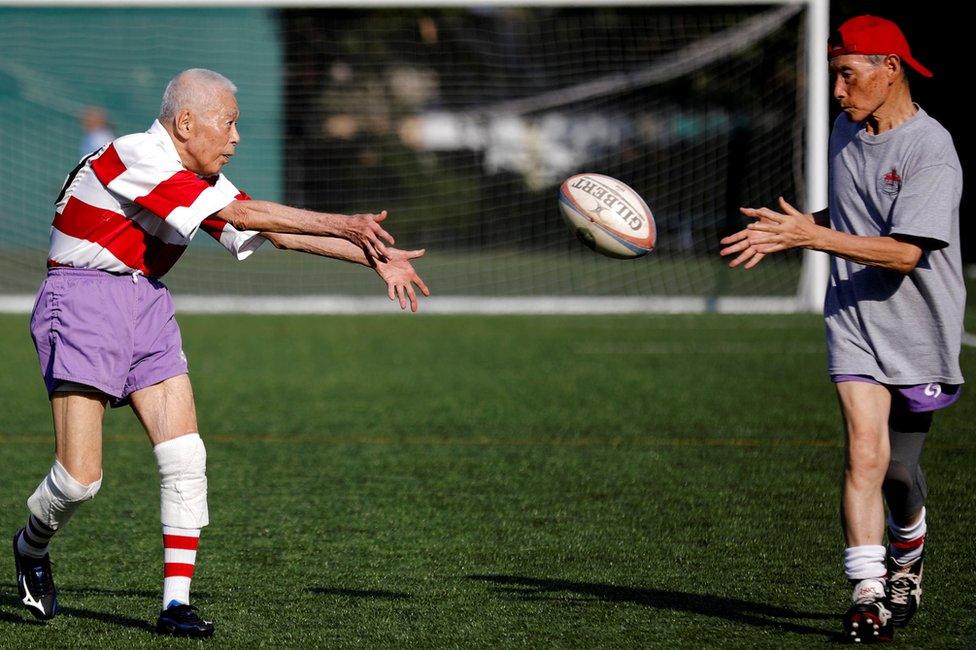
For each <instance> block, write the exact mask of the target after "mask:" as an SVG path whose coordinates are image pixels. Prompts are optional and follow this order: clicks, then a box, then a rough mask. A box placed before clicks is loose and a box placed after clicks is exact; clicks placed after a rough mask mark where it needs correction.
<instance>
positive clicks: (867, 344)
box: [824, 108, 966, 385]
mask: <svg viewBox="0 0 976 650" xmlns="http://www.w3.org/2000/svg"><path fill="white" fill-rule="evenodd" d="M829 155H830V198H829V201H830V203H829V205H830V223H831V225H832V227H833V228H834V229H835V230H838V231H841V232H846V233H851V234H854V235H865V236H874V237H877V236H886V235H898V234H900V235H910V236H912V237H916V238H919V239H918V240H916V242H917V243H920V244H921V245H922V247H923V251H922V257H921V259H920V260H919V262H918V266H916V268H915V270H913V271H912V272H911V273H909V274H907V275H905V274H902V273H898V272H897V271H889V270H885V269H880V268H877V267H871V266H865V265H863V264H858V263H856V262H851V261H848V260H845V259H843V258H841V257H837V256H832V257H831V273H830V284H829V286H828V288H827V297H826V301H825V303H824V320H825V322H826V324H827V352H828V372H829V373H830V374H832V375H869V376H871V377H873V378H874V379H876V380H877V381H879V382H881V383H884V384H912V385H914V384H922V383H929V382H941V383H949V384H959V383H962V381H963V378H962V372H961V371H960V369H959V347H960V341H961V338H962V328H963V324H962V319H963V310H964V308H965V303H966V288H965V285H964V284H963V278H962V261H961V258H960V253H959V199H960V196H961V194H962V171H961V167H960V165H959V157H958V156H957V155H956V150H955V147H954V146H953V144H952V137H951V136H950V135H949V132H948V131H946V130H945V128H943V127H942V125H941V124H939V123H938V122H936V121H935V120H934V119H932V118H931V117H929V116H928V114H926V113H925V111H923V110H922V109H921V108H919V109H918V112H917V113H916V114H915V115H913V116H912V117H911V118H909V119H908V120H906V121H905V122H903V123H901V124H899V125H898V126H897V127H895V128H894V129H891V130H890V131H885V132H884V133H879V134H877V135H870V134H868V133H867V131H865V129H864V126H863V124H857V123H852V122H850V121H849V120H848V119H847V116H846V115H844V114H841V115H840V116H839V117H838V118H837V120H835V122H834V129H833V131H832V133H831V136H830V154H829Z"/></svg>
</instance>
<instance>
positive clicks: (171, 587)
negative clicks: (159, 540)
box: [163, 526, 200, 609]
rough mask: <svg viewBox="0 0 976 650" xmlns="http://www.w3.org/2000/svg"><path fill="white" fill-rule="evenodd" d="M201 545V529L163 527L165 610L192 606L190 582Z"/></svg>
mask: <svg viewBox="0 0 976 650" xmlns="http://www.w3.org/2000/svg"><path fill="white" fill-rule="evenodd" d="M199 544H200V529H199V528H173V527H172V526H163V609H166V608H168V607H170V606H171V605H179V604H183V605H189V604H190V581H191V580H192V579H193V569H194V568H195V565H196V561H197V546H198V545H199Z"/></svg>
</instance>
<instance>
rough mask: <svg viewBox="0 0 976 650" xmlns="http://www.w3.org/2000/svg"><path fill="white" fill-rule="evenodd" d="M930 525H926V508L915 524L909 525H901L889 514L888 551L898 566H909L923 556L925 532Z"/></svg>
mask: <svg viewBox="0 0 976 650" xmlns="http://www.w3.org/2000/svg"><path fill="white" fill-rule="evenodd" d="M927 532H928V526H926V525H925V508H922V512H921V514H920V516H919V518H918V521H916V522H915V523H914V524H911V525H909V526H899V525H898V524H896V523H895V521H894V519H892V517H891V515H890V514H889V515H888V552H889V553H890V554H891V559H893V560H894V561H895V564H897V565H898V566H903V567H905V566H908V565H909V564H913V563H914V562H915V561H916V560H917V559H918V558H920V557H922V549H923V548H924V547H925V534H926V533H927Z"/></svg>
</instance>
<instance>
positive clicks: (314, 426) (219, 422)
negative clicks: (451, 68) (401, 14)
mask: <svg viewBox="0 0 976 650" xmlns="http://www.w3.org/2000/svg"><path fill="white" fill-rule="evenodd" d="M26 320H27V319H26V316H10V315H8V316H0V354H2V358H3V359H4V361H5V363H4V372H3V373H2V374H0V394H2V395H3V399H4V405H5V408H4V409H3V410H2V411H0V531H6V532H7V534H8V535H10V534H13V532H14V531H15V530H16V529H17V528H18V527H19V526H21V525H23V520H24V519H25V517H26V509H25V506H24V502H25V500H26V498H27V496H28V495H29V494H30V492H31V491H32V490H33V489H34V487H35V485H36V484H37V482H38V480H40V478H41V477H42V476H43V475H44V473H45V472H46V471H47V468H48V466H49V464H50V462H51V459H52V450H53V436H52V434H51V431H50V414H49V407H48V403H47V400H46V397H45V395H44V391H43V387H42V384H41V381H40V378H39V376H38V372H37V369H36V361H35V359H34V353H33V349H32V347H31V344H30V340H29V337H28V334H27V327H26ZM181 324H182V329H183V336H184V347H185V350H186V352H187V355H188V357H189V359H190V367H191V377H192V379H193V382H194V390H195V396H196V402H197V408H198V414H199V419H200V428H201V432H202V435H203V436H204V439H205V440H206V441H207V448H208V456H209V470H208V474H209V479H210V504H211V526H210V527H208V528H207V529H206V530H205V531H204V533H203V539H202V543H201V547H200V553H199V556H198V569H197V573H196V577H195V579H194V583H193V592H194V603H195V604H197V605H199V606H200V608H201V610H202V613H203V614H204V615H205V616H206V617H207V618H212V619H213V620H214V621H215V624H216V626H217V633H216V636H215V637H214V638H213V639H211V640H210V642H209V644H210V645H214V646H227V647H253V646H262V645H267V646H290V647H310V646H317V647H318V646H328V647H370V648H371V647H432V646H433V647H491V646H498V647H576V648H593V647H608V648H618V647H646V646H659V647H703V646H719V647H743V648H746V647H770V648H779V647H809V646H818V645H820V646H822V645H830V644H833V643H835V642H836V641H837V640H838V634H837V633H838V630H839V619H838V614H839V613H840V612H841V611H843V609H845V608H846V606H847V603H848V599H849V588H848V587H847V585H846V583H845V581H844V580H843V576H842V572H841V553H842V546H843V544H842V539H841V535H840V527H839V524H838V518H837V504H838V499H839V489H838V487H839V478H840V473H841V464H842V456H843V444H842V435H841V427H840V420H839V416H838V414H837V406H836V400H835V397H834V395H833V388H832V386H831V384H830V383H829V381H828V379H827V377H826V374H825V367H824V366H825V352H824V344H823V332H822V323H821V321H820V319H819V318H818V317H816V316H809V315H793V316H718V315H703V316H587V317H583V316H573V317H570V316H566V317H557V316H538V317H535V316H534V317H500V316H499V317H463V316H452V317H447V316H419V317H418V316H414V317H405V316H404V317H400V316H373V317H364V316H362V317H253V316H248V317H245V316H206V317H204V316H184V317H182V318H181ZM962 363H963V371H964V373H965V374H967V375H968V376H970V377H973V376H976V351H974V350H973V349H972V348H964V352H963V355H962ZM974 422H976V400H973V398H972V396H971V395H970V394H969V393H968V391H967V392H966V393H965V394H964V396H963V398H962V400H961V401H960V402H959V403H958V404H957V405H955V406H953V407H952V408H950V409H949V410H947V411H945V412H944V413H940V414H939V415H938V416H937V418H936V423H935V426H934V428H933V432H932V434H931V435H930V438H929V442H928V445H927V448H926V451H925V455H924V457H923V461H924V465H925V467H926V472H927V475H928V479H929V487H930V496H929V515H928V521H929V527H930V537H929V542H928V550H927V556H926V558H927V559H926V571H925V596H924V599H923V606H922V609H921V610H920V612H919V614H918V616H917V617H916V619H915V621H914V622H913V624H912V626H911V627H910V628H908V629H907V630H905V631H899V632H898V634H897V635H896V645H900V646H903V647H909V646H911V647H915V646H921V647H972V646H973V645H976V623H974V594H976V576H974V572H973V570H972V567H973V566H974V565H976V545H974V544H973V542H972V533H971V530H972V521H973V520H974V516H976V499H974V494H976V479H974V478H973V472H972V467H973V465H974V461H976V439H974V437H973V434H974V429H976V425H974ZM104 438H105V440H104V471H105V476H104V483H103V487H102V490H101V492H100V494H99V495H98V497H97V498H96V499H95V500H94V501H93V502H91V503H89V504H86V505H85V506H84V508H83V509H82V510H81V511H80V512H79V514H78V516H77V517H76V519H75V520H74V521H72V523H71V525H70V526H69V527H67V528H66V529H65V531H64V532H63V533H60V534H59V535H58V536H57V538H56V539H55V540H54V542H53V545H52V558H53V560H54V570H55V575H56V578H57V581H58V586H59V590H60V600H61V604H62V607H63V614H62V615H61V616H60V617H58V618H57V619H56V620H54V621H53V622H51V623H49V624H46V625H43V624H38V623H35V622H34V620H33V619H32V618H31V617H30V615H29V614H28V613H27V612H26V611H25V610H23V609H21V607H20V605H19V602H18V598H17V594H16V589H15V586H14V582H13V566H12V560H10V558H9V557H8V560H7V561H6V562H7V565H8V566H7V574H8V579H7V580H6V581H5V583H4V584H3V585H0V646H2V647H13V648H22V647H58V646H60V647H64V646H102V647H143V646H145V647H164V646H165V647H181V646H183V645H195V643H193V642H189V641H173V640H169V639H161V638H158V637H156V636H155V635H154V634H153V633H152V632H151V624H152V622H153V621H154V620H155V616H156V614H157V613H158V608H159V602H158V598H159V588H160V584H161V573H162V567H161V558H162V551H161V541H160V535H159V523H158V498H159V497H158V487H157V480H156V469H155V464H154V461H153V457H152V454H151V453H150V449H149V445H148V443H147V442H146V440H145V436H144V434H142V433H141V430H140V428H139V425H138V422H137V421H136V419H135V418H134V416H133V415H132V413H131V412H130V411H128V410H125V409H121V410H117V411H112V412H111V413H109V415H108V417H107V419H106V425H105V434H104ZM7 553H8V555H9V551H7Z"/></svg>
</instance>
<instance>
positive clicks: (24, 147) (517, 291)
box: [0, 0, 828, 313]
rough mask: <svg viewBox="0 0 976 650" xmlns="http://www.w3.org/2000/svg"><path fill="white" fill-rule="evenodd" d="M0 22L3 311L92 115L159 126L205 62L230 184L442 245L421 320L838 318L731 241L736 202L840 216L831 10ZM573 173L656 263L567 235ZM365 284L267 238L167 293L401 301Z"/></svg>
mask: <svg viewBox="0 0 976 650" xmlns="http://www.w3.org/2000/svg"><path fill="white" fill-rule="evenodd" d="M62 5H63V6H62ZM69 5H70V6H69ZM0 17H2V20H0V125H2V126H0V129H3V131H2V133H0V136H2V137H0V160H3V161H4V162H5V164H4V167H5V169H6V170H7V172H6V173H5V174H4V175H0V310H14V311H22V310H25V309H29V308H30V302H31V295H30V293H31V292H32V291H33V290H34V289H35V288H36V286H37V284H38V283H39V280H40V277H41V276H42V275H43V266H44V261H45V259H46V256H45V254H46V237H47V231H48V229H49V227H50V221H51V217H52V216H53V207H52V204H53V199H54V197H55V196H56V195H57V189H58V187H60V182H61V180H62V179H63V176H64V174H65V173H66V172H67V171H68V170H70V169H71V167H73V165H74V162H75V161H76V160H77V158H78V157H79V149H78V148H79V142H80V141H81V139H82V135H83V130H82V128H83V127H82V125H81V122H80V119H79V118H80V117H81V115H82V114H84V112H85V111H86V110H87V109H88V107H91V106H98V107H100V108H101V109H103V110H104V113H105V114H106V115H107V116H108V121H109V126H110V127H111V128H113V129H114V130H115V132H116V134H119V135H120V134H122V133H127V132H133V131H139V130H144V129H145V128H146V127H148V125H149V123H150V122H151V120H152V118H153V116H154V115H155V113H156V111H157V110H158V102H159V95H160V94H161V92H162V88H163V86H164V85H165V82H166V81H167V80H168V79H169V78H170V77H171V76H172V75H173V74H175V73H176V72H179V71H180V70H181V69H185V68H188V67H211V68H214V69H217V70H218V71H220V72H222V73H224V74H226V75H227V76H228V77H230V78H231V79H232V80H233V81H234V82H235V83H236V84H237V86H238V88H239V93H238V98H239V101H240V104H241V109H242V116H241V121H240V131H241V133H242V143H241V145H240V147H239V148H238V155H236V156H235V158H234V161H233V163H232V164H230V165H229V166H228V167H227V168H226V169H225V173H226V174H227V176H228V177H230V178H231V179H232V180H233V181H234V182H235V184H236V185H238V186H239V187H241V188H242V189H244V190H245V191H247V192H248V193H249V194H251V195H253V196H255V197H257V198H268V199H271V200H276V201H281V202H285V203H288V204H292V205H298V206H302V207H307V208H310V209H316V210H324V211H330V212H345V213H354V212H362V211H379V210H381V209H386V210H388V211H389V213H390V219H389V221H388V223H387V225H388V229H389V230H390V231H391V232H393V233H394V235H396V236H397V239H398V245H399V246H401V247H405V248H426V249H427V251H428V252H427V255H426V256H425V257H424V258H422V259H421V260H419V261H418V262H417V264H416V267H417V269H418V271H419V272H420V273H421V275H422V276H423V277H424V278H425V280H426V281H427V283H428V284H429V285H430V287H431V289H432V291H433V293H434V296H433V297H432V298H431V299H430V300H428V301H427V304H426V305H425V307H426V311H430V312H446V313H458V312H487V313H519V312H522V313H550V312H567V313H597V312H602V313H632V312H685V311H718V312H726V311H734V312H749V311H758V312H770V311H778V312H791V311H807V310H810V311H813V310H818V309H819V308H820V305H821V303H822V298H823V293H824V288H825V282H826V277H827V274H826V268H825V264H824V259H825V256H823V255H821V254H804V253H800V252H793V251H791V252H788V253H784V254H780V255H775V256H770V257H768V258H767V259H765V260H764V261H763V263H762V264H761V265H760V266H759V267H757V268H756V269H754V270H751V271H743V270H742V269H736V270H729V269H727V268H726V266H725V261H724V260H722V259H721V258H719V256H718V248H719V244H718V239H719V238H720V237H721V236H722V235H724V234H727V233H729V232H732V231H734V230H735V229H738V228H740V227H742V225H743V222H742V220H741V218H740V216H739V215H738V211H737V207H738V206H739V205H772V204H773V203H774V202H775V199H776V197H777V196H779V195H780V194H783V195H784V196H786V197H787V198H788V199H790V200H791V201H795V202H796V203H797V204H798V205H801V206H803V207H804V208H805V209H807V210H814V209H819V208H822V207H824V206H825V205H826V141H827V127H828V116H827V84H826V79H827V73H826V60H825V43H826V40H827V20H828V17H827V2H826V0H808V1H803V2H799V1H797V2H792V1H791V2H780V3H758V2H749V1H747V2H741V1H740V2H724V1H721V0H713V1H711V2H695V1H678V0H655V1H652V2H640V3H638V2H628V1H626V0H624V1H620V0H618V1H615V2H594V1H590V2H570V1H568V0H564V1H563V2H547V1H539V0H537V1H536V2H532V3H530V4H528V5H526V4H524V3H517V2H506V1H500V0H495V1H494V2H487V3H484V4H479V6H478V7H477V8H472V7H470V6H469V4H468V3H464V2H444V1H443V0H442V1H439V2H437V1H435V2H418V3H414V2H407V1H406V0H359V1H358V2H314V3H310V2H306V3H301V2H277V1H275V0H263V1H262V0H258V1H246V0H233V1H229V2H221V1H220V0H206V1H205V2H195V1H192V0H181V1H180V2H173V1H169V2H166V3H162V2H158V3H157V2H140V1H138V0H129V1H127V2H115V1H114V0H111V1H107V2H89V3H79V2H78V0H71V1H70V2H68V1H67V0H66V1H65V2H64V3H62V2H60V0H55V1H54V2H46V3H43V6H42V5H41V3H29V2H17V1H10V0H8V1H6V2H2V1H0ZM38 35H43V38H41V37H40V36H38ZM200 43H206V44H207V47H206V48H202V49H201V48H200V47H199V44H200ZM579 172H597V173H603V174H607V175H610V176H615V177H618V178H620V179H621V180H623V181H624V182H626V183H627V184H628V185H630V186H631V187H633V188H635V189H636V190H637V191H638V192H639V193H641V195H642V196H643V197H644V198H645V200H646V202H647V203H648V205H649V206H650V208H651V210H652V211H653V213H654V215H655V219H656V223H657V229H658V246H657V249H656V250H655V251H654V252H653V253H651V254H650V255H648V256H646V257H643V258H640V259H637V260H627V261H622V260H613V259H608V258H603V257H601V256H599V255H597V254H596V253H594V252H592V251H590V250H588V249H586V248H585V247H583V246H582V245H581V244H580V243H579V242H577V241H576V240H575V239H574V238H573V235H572V234H571V233H570V231H569V229H568V228H567V227H566V226H565V224H564V223H563V222H562V217H561V216H560V214H559V210H558V207H557V204H558V199H557V195H558V187H559V184H560V183H561V181H562V180H563V179H564V178H566V177H568V176H570V175H572V174H575V173H579ZM371 275H372V274H371V272H369V271H365V270H363V269H362V268H360V267H354V266H353V265H348V264H342V263H339V262H333V261H328V260H321V259H317V258H313V257H311V256H304V255H301V254H297V253H285V252H281V251H277V250H275V249H274V248H273V247H271V246H270V245H266V246H265V247H264V248H263V249H261V250H259V251H258V252H256V253H255V254H254V255H252V256H251V258H249V259H248V260H246V261H244V262H235V261H234V260H233V259H232V258H230V257H229V256H227V255H226V253H224V252H223V251H222V250H220V249H218V247H217V246H216V245H215V244H214V243H213V242H211V241H209V238H208V237H202V236H201V237H197V238H195V239H194V241H193V243H192V244H191V246H190V248H189V250H188V252H187V253H186V254H185V256H184V259H182V260H180V262H178V263H177V265H176V266H175V268H174V269H173V271H171V272H170V274H168V275H167V276H166V277H165V278H164V281H165V282H167V284H168V285H169V286H170V287H171V288H172V289H173V292H174V295H175V298H176V300H177V304H178V306H179V307H180V308H181V309H182V310H183V311H252V312H275V313H315V312H341V313H349V312H363V311H365V312H370V311H378V312H388V311H394V310H393V309H392V308H391V307H390V305H389V303H388V302H387V301H386V298H385V295H384V293H385V292H384V290H383V287H382V285H381V284H380V283H379V281H378V279H377V278H375V277H370V276H371Z"/></svg>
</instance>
